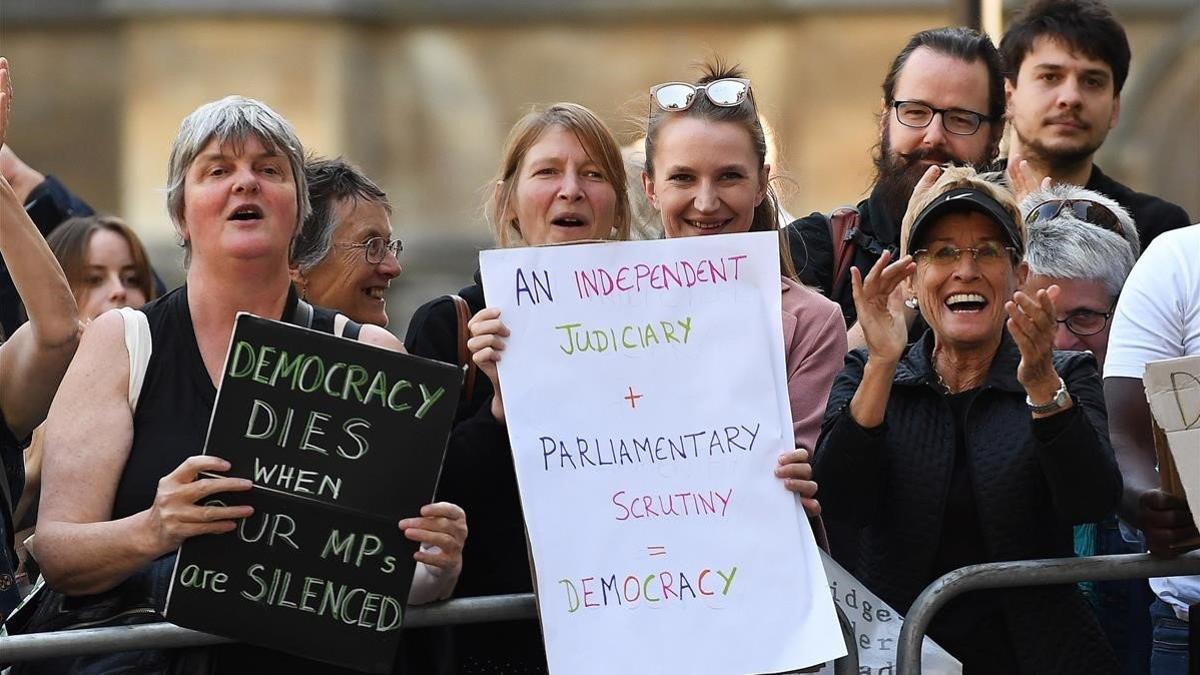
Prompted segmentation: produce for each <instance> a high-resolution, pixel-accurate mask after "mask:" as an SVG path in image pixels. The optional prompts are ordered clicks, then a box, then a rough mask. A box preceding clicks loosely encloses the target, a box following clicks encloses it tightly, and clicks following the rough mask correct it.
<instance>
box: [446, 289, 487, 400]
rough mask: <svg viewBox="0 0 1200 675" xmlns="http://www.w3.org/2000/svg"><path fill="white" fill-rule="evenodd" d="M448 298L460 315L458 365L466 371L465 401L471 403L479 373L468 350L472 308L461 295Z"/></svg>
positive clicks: (450, 295)
mask: <svg viewBox="0 0 1200 675" xmlns="http://www.w3.org/2000/svg"><path fill="white" fill-rule="evenodd" d="M446 297H448V298H450V302H452V303H454V312H455V314H457V315H458V365H459V366H460V367H461V368H463V369H464V370H465V371H466V380H465V381H464V382H463V400H464V401H470V400H471V397H472V396H473V395H474V394H475V373H476V372H478V371H479V366H477V365H475V360H474V359H472V358H471V350H470V349H468V348H467V340H468V339H469V338H470V335H471V333H470V330H469V329H468V328H467V321H469V320H470V318H471V306H470V305H468V304H467V301H466V300H464V299H463V298H462V296H460V295H454V294H453V293H451V294H448V295H447V296H446Z"/></svg>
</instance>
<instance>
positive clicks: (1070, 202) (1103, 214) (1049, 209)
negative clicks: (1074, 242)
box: [1026, 199, 1122, 234]
mask: <svg viewBox="0 0 1200 675" xmlns="http://www.w3.org/2000/svg"><path fill="white" fill-rule="evenodd" d="M1068 208H1069V209H1070V210H1071V213H1072V214H1073V215H1074V216H1075V218H1076V219H1077V220H1082V221H1083V222H1085V223H1091V224H1092V225H1096V226H1097V227H1102V228H1104V229H1106V230H1108V231H1110V232H1115V233H1117V234H1122V233H1121V224H1120V222H1119V221H1118V220H1117V216H1116V214H1115V213H1113V212H1112V211H1110V210H1109V209H1108V207H1106V206H1104V205H1103V204H1098V203H1096V202H1094V201H1092V200H1090V199H1055V200H1051V201H1048V202H1043V203H1042V204H1039V205H1037V206H1036V207H1035V208H1034V209H1033V210H1032V211H1030V212H1029V217H1028V218H1026V222H1029V223H1034V222H1037V221H1039V220H1053V219H1054V218H1057V217H1058V216H1059V214H1061V213H1062V212H1063V210H1064V209H1068Z"/></svg>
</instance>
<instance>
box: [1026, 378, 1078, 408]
mask: <svg viewBox="0 0 1200 675" xmlns="http://www.w3.org/2000/svg"><path fill="white" fill-rule="evenodd" d="M1068 400H1070V397H1069V395H1068V394H1067V383H1066V382H1063V379H1062V378H1061V377H1060V378H1058V391H1056V392H1054V398H1052V399H1050V401H1049V402H1048V403H1042V404H1037V403H1034V402H1033V399H1031V398H1029V395H1028V394H1026V395H1025V405H1027V406H1029V412H1032V413H1034V414H1035V415H1048V414H1050V413H1055V412H1058V411H1059V410H1062V409H1063V408H1064V407H1066V405H1067V401H1068Z"/></svg>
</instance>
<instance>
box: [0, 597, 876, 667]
mask: <svg viewBox="0 0 1200 675" xmlns="http://www.w3.org/2000/svg"><path fill="white" fill-rule="evenodd" d="M835 609H836V610H837V613H838V621H839V623H840V624H841V627H842V637H843V638H844V639H845V641H846V649H847V651H848V654H847V655H846V656H844V657H842V658H840V659H838V660H837V661H835V662H834V665H833V671H834V673H835V675H857V673H858V645H857V644H856V640H855V637H854V633H853V631H851V628H850V622H849V620H847V619H846V615H845V614H843V613H842V609H841V608H840V607H836V606H835ZM536 618H537V605H536V604H535V603H534V599H533V594H532V593H525V594H521V595H494V596H488V597H484V598H462V599H459V600H448V601H446V602H438V603H433V604H430V605H423V606H420V607H412V608H410V609H409V610H408V611H407V612H406V613H405V616H404V626H405V628H427V627H429V626H449V625H456V624H466V623H487V622H491V621H511V620H513V619H536ZM228 642H235V640H232V639H230V638H225V637H221V636H219V635H211V634H209V633H201V632H200V631H195V630H191V629H188V628H181V627H179V626H176V625H175V624H172V623H167V622H157V623H145V624H141V625H138V626H117V627H111V628H87V629H83V630H70V631H60V632H56V633H34V634H31V635H13V636H10V637H0V662H4V663H17V662H21V661H34V660H37V659H45V658H50V657H64V656H83V655H86V654H106V653H109V652H120V651H128V650H134V649H171V648H177V647H202V646H205V645H216V644H223V643H228Z"/></svg>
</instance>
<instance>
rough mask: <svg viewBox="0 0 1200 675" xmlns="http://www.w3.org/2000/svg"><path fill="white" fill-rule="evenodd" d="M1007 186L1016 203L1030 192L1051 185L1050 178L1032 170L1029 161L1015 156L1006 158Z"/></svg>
mask: <svg viewBox="0 0 1200 675" xmlns="http://www.w3.org/2000/svg"><path fill="white" fill-rule="evenodd" d="M1007 173H1008V184H1009V186H1010V187H1011V188H1012V191H1013V195H1015V196H1016V198H1017V201H1018V202H1019V201H1021V200H1022V199H1024V198H1025V196H1026V195H1028V194H1029V193H1030V192H1033V191H1034V190H1037V189H1039V188H1042V189H1045V188H1048V187H1050V185H1051V184H1053V182H1054V181H1053V179H1051V178H1050V176H1043V175H1041V174H1039V173H1038V172H1037V171H1036V170H1034V168H1033V165H1032V164H1030V163H1029V160H1026V159H1021V158H1020V157H1019V156H1017V155H1013V156H1010V157H1009V158H1008V171H1007Z"/></svg>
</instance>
